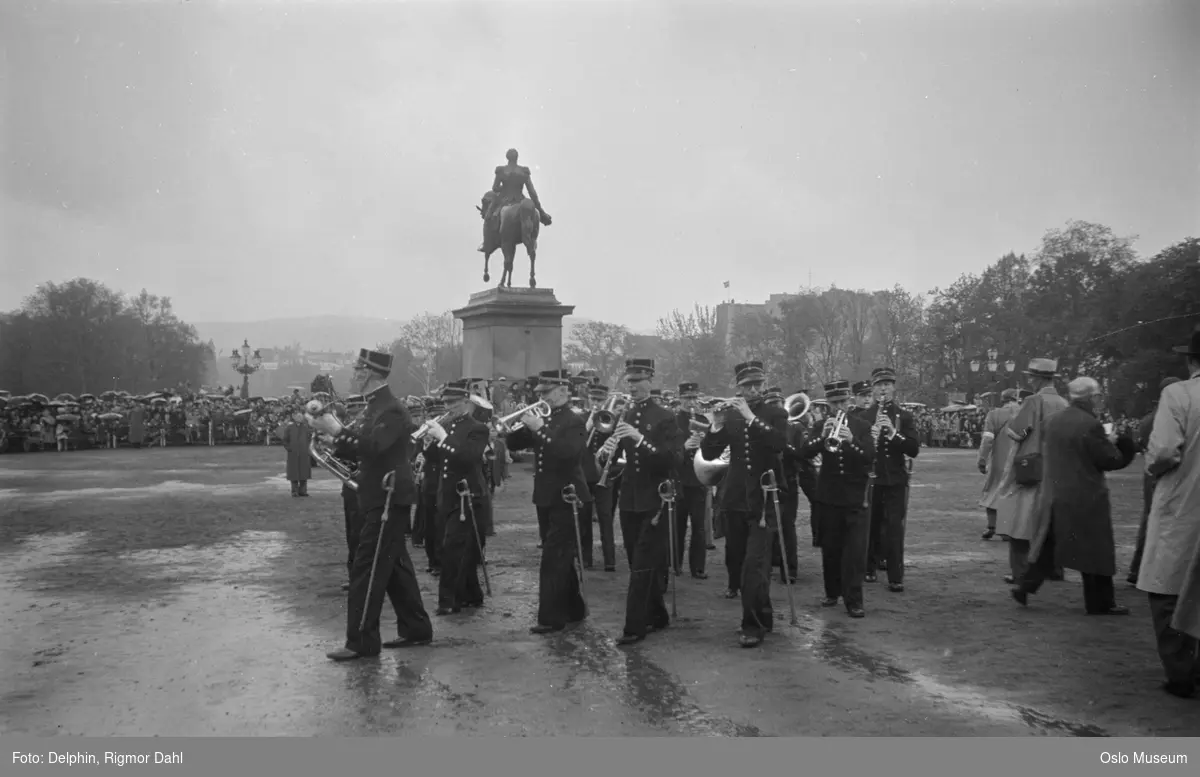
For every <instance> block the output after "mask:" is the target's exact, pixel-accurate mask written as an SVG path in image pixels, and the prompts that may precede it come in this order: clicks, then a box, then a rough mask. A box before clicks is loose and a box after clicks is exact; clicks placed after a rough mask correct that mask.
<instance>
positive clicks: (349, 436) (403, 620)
mask: <svg viewBox="0 0 1200 777" xmlns="http://www.w3.org/2000/svg"><path fill="white" fill-rule="evenodd" d="M390 370H391V357H390V356H389V355H388V354H384V353H379V352H376V351H372V350H369V349H362V350H361V351H360V355H359V361H358V364H357V367H356V373H355V380H356V382H357V384H358V385H357V386H356V388H357V389H358V390H359V391H360V392H361V399H360V400H359V401H357V402H350V403H347V402H343V401H342V400H341V399H340V398H339V397H337V396H336V395H335V396H334V400H335V401H334V402H331V403H329V404H322V402H321V401H319V400H314V401H313V402H310V403H309V406H308V408H307V417H308V422H309V425H310V426H311V427H312V428H313V429H314V430H315V432H316V433H315V434H314V435H313V436H312V439H311V443H310V450H311V452H312V456H313V460H314V461H316V462H317V463H318V464H319V465H321V466H323V467H324V468H325V469H327V470H329V471H330V472H332V473H333V474H335V475H336V476H337V477H338V478H339V479H340V480H342V482H343V489H342V497H343V505H344V509H345V519H346V521H345V522H346V543H347V547H348V550H349V555H348V558H347V569H348V572H349V582H348V583H347V584H346V585H345V586H344V587H343V588H344V590H346V592H347V598H348V603H347V615H348V623H347V631H346V633H347V637H346V644H345V646H344V647H343V648H342V649H341V650H337V651H333V652H331V653H329V654H328V655H329V657H330V658H331V659H333V660H337V661H348V660H352V659H355V658H360V657H364V656H373V655H378V653H379V652H380V650H381V649H383V648H394V647H408V646H412V645H426V644H429V643H430V642H431V641H432V639H433V626H432V622H431V620H430V618H429V616H428V615H427V614H426V610H425V606H424V603H423V602H422V599H421V593H420V589H419V587H418V585H417V581H416V576H415V572H414V567H413V563H412V560H411V558H410V557H409V554H408V548H407V545H406V543H405V540H404V536H405V535H406V534H411V536H412V539H413V547H414V548H415V547H422V546H423V547H424V549H425V553H426V556H427V558H428V561H429V567H428V571H429V572H430V573H431V574H433V575H435V576H437V577H438V593H437V606H436V608H435V614H437V615H439V616H445V615H452V614H455V613H458V612H461V611H462V609H463V608H473V607H479V606H481V605H482V604H483V603H484V601H485V597H487V596H490V595H491V583H490V580H489V579H488V576H487V562H486V559H485V555H484V551H485V548H486V545H487V537H488V536H489V535H490V534H492V522H491V509H492V503H491V500H492V492H493V491H494V489H495V481H494V479H493V478H491V477H490V476H489V475H488V474H486V473H487V472H489V471H490V469H491V463H492V461H493V460H494V458H495V450H496V447H497V444H498V443H501V444H503V445H504V447H506V448H507V449H511V450H529V451H532V454H533V470H534V482H533V494H532V501H533V504H534V507H535V510H536V513H537V518H538V534H539V539H540V546H539V547H540V548H541V564H540V572H539V590H538V610H537V619H536V622H535V623H533V624H532V625H531V628H530V631H531V632H532V633H534V634H551V633H556V632H559V631H562V630H563V629H565V628H567V627H568V626H569V625H571V624H574V623H577V622H579V621H582V620H584V619H585V618H587V615H588V604H587V598H586V596H587V593H586V592H587V585H586V577H585V576H586V574H587V573H588V572H589V571H591V570H593V569H594V564H593V545H594V535H593V524H596V525H598V526H599V532H600V546H601V553H602V560H603V568H604V571H605V572H608V573H611V572H615V571H616V557H615V556H616V542H615V532H614V530H615V528H616V527H618V526H619V528H620V533H621V539H622V545H623V546H624V548H625V554H626V561H627V562H628V564H629V570H630V572H629V581H628V589H627V596H626V606H625V624H624V628H623V631H622V633H621V635H620V636H619V637H617V639H616V642H617V644H619V645H632V644H636V643H638V642H641V641H642V640H644V639H645V638H646V637H647V636H648V635H649V634H652V633H654V632H656V631H659V630H662V629H665V628H667V627H668V626H669V625H670V624H671V619H672V617H673V616H674V611H675V607H674V591H675V588H674V586H675V585H676V581H675V578H676V577H678V576H681V575H682V573H683V564H684V559H685V558H686V559H687V566H688V571H689V573H690V575H691V577H693V578H694V579H698V580H703V579H707V577H708V571H707V569H706V561H707V552H708V550H709V549H710V548H711V547H712V541H713V539H714V536H713V535H716V536H717V537H720V536H724V538H725V567H726V570H727V571H728V575H729V577H728V583H727V585H726V588H725V596H726V598H730V599H735V598H736V599H740V600H741V602H742V617H741V623H740V626H739V637H738V642H739V644H740V645H741V646H742V647H746V648H752V647H756V646H758V645H760V644H761V643H762V642H763V640H764V639H765V638H766V635H767V634H769V633H770V632H771V631H773V630H774V625H775V608H774V605H773V604H772V601H771V590H770V587H771V580H772V577H773V571H772V569H773V568H774V567H778V569H779V580H780V582H781V583H782V584H783V586H784V588H785V591H786V592H787V596H788V601H789V604H790V606H791V610H792V618H793V621H794V619H795V600H794V593H793V589H792V586H793V584H794V583H795V582H796V580H797V572H798V570H797V565H798V553H797V545H798V534H797V522H798V518H799V513H800V500H801V496H803V497H805V499H806V500H807V501H808V504H809V524H810V526H811V533H812V544H813V546H814V547H819V548H820V550H821V562H822V577H823V581H824V597H823V598H822V599H821V605H822V606H825V607H834V606H836V605H837V604H838V603H839V601H840V602H841V603H843V604H844V606H845V608H846V612H847V614H848V615H849V616H850V617H852V618H862V617H864V616H865V614H866V607H865V603H864V598H863V590H864V587H863V584H864V582H874V581H875V580H876V579H877V578H876V575H877V572H878V571H886V572H887V575H888V585H887V588H888V590H889V591H891V592H895V593H899V592H902V591H903V590H904V585H903V584H904V537H905V523H906V518H907V509H908V483H909V478H910V476H911V467H912V462H913V459H915V458H916V456H917V455H918V453H919V451H920V444H919V439H918V435H917V431H916V425H915V422H914V419H913V416H912V414H911V413H910V412H909V411H908V410H905V409H903V408H901V407H899V406H898V405H897V404H896V402H895V390H896V374H895V372H894V371H893V370H891V369H889V368H885V367H880V368H876V369H875V370H874V371H873V372H872V373H871V379H870V382H866V381H864V382H862V383H859V384H855V385H854V386H851V385H850V383H849V382H847V381H841V380H839V381H834V382H831V383H828V384H826V385H825V386H824V389H825V396H824V398H823V399H819V400H815V401H814V400H811V399H810V398H809V397H808V392H807V391H799V392H796V393H794V394H792V395H790V396H787V397H785V396H784V394H783V391H782V390H781V389H780V388H779V387H776V386H768V385H767V375H766V373H765V371H764V368H763V364H762V362H760V361H747V362H744V363H742V364H738V365H737V366H736V367H735V368H734V376H733V377H734V382H735V383H736V386H737V392H736V395H735V396H733V397H729V398H721V399H705V398H703V397H702V395H701V393H700V386H699V385H698V384H697V383H695V382H684V383H681V384H680V385H679V386H678V392H677V394H676V393H675V392H664V391H663V390H662V389H656V388H654V387H653V386H652V382H653V381H654V377H655V364H654V360H653V359H648V358H641V357H633V358H629V359H626V360H625V376H624V382H625V386H624V387H623V388H624V393H622V392H616V391H612V390H610V388H609V387H608V386H605V385H603V384H601V383H600V382H599V380H598V378H596V376H595V374H594V372H591V371H588V372H586V373H583V374H580V375H574V376H572V375H570V374H569V373H568V372H567V371H566V370H549V371H544V372H541V373H539V374H538V375H537V376H534V377H532V378H530V379H529V381H528V385H529V386H530V387H531V388H532V394H533V397H530V399H531V400H532V401H530V402H528V403H527V404H524V405H522V406H520V407H518V408H516V409H515V410H513V411H512V412H508V413H506V414H504V415H496V407H495V406H494V405H493V404H492V403H491V401H490V400H489V399H488V398H487V396H486V394H487V388H486V385H485V382H484V381H479V380H477V379H474V378H462V379H459V380H456V381H452V382H451V383H449V384H447V385H446V386H445V387H444V388H443V389H442V390H441V391H440V392H439V396H438V397H436V398H421V397H408V398H407V399H406V400H400V399H397V398H396V397H395V396H393V395H392V393H391V391H390V390H389V389H388V386H387V383H386V380H387V376H388V374H389V373H390ZM863 397H866V398H867V400H866V401H864V400H863ZM410 517H411V519H412V522H411V525H410V523H409V519H410ZM481 572H482V574H483V585H481V582H480V573H481ZM485 589H486V593H485ZM668 590H670V591H671V594H672V605H671V607H670V608H668V606H667V601H666V594H667V592H668ZM385 596H386V597H387V598H388V599H389V600H390V601H391V602H392V607H393V610H394V611H395V614H396V618H397V629H398V634H399V636H398V637H397V638H396V639H393V640H389V641H387V642H382V641H381V637H380V633H379V629H380V627H379V617H380V613H381V611H382V607H383V599H384V597H385Z"/></svg>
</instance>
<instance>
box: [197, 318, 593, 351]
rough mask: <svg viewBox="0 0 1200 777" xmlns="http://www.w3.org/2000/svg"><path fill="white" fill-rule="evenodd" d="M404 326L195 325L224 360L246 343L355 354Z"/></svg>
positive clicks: (566, 335) (569, 321)
mask: <svg viewBox="0 0 1200 777" xmlns="http://www.w3.org/2000/svg"><path fill="white" fill-rule="evenodd" d="M589 320H590V319H586V318H578V317H576V316H567V317H566V318H564V319H563V339H564V340H567V341H569V340H570V334H571V327H572V326H573V325H574V324H582V323H586V322H587V321H589ZM403 324H404V321H402V320H388V319H385V318H368V317H365V316H311V317H308V318H272V319H267V320H265V321H245V322H237V321H234V322H229V321H215V322H213V321H210V322H203V323H194V324H193V326H195V327H196V333H197V334H198V335H199V336H200V340H201V341H202V342H208V341H209V340H212V341H213V344H214V345H215V346H216V347H217V353H218V355H220V356H226V355H228V354H229V352H230V351H231V350H233V349H234V348H236V347H238V346H240V345H241V344H242V341H243V340H249V341H250V345H251V346H252V347H254V348H284V347H287V346H290V345H294V344H299V346H300V347H301V348H302V349H304V350H306V351H343V352H344V351H355V350H357V349H359V348H365V347H368V346H372V345H375V344H377V343H381V342H390V341H391V340H393V339H394V338H395V337H396V336H397V335H398V334H399V333H400V327H401V326H402V325H403Z"/></svg>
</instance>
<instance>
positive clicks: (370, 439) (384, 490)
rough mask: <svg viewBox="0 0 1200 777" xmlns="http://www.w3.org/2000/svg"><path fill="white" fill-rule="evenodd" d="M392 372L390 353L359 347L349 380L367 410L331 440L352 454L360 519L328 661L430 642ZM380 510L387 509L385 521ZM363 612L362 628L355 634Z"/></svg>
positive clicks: (401, 410) (404, 427) (407, 442)
mask: <svg viewBox="0 0 1200 777" xmlns="http://www.w3.org/2000/svg"><path fill="white" fill-rule="evenodd" d="M391 369H392V357H391V354H386V353H380V352H378V351H372V350H368V349H366V348H363V349H361V350H360V351H359V355H358V362H357V363H356V364H355V369H354V380H355V383H356V384H358V385H359V387H360V391H361V392H362V395H363V397H364V398H366V400H367V407H366V409H365V410H364V411H363V417H362V423H361V425H360V426H359V427H358V428H357V429H354V430H345V431H343V432H342V433H341V434H340V435H339V436H338V437H337V438H336V439H335V440H334V444H335V446H336V447H335V452H337V451H339V450H342V451H345V452H346V453H347V457H348V458H349V455H350V454H351V453H353V454H356V455H357V457H358V464H359V469H358V471H359V477H358V509H359V513H360V515H361V516H362V528H361V530H360V533H359V541H358V548H357V549H356V550H355V552H354V562H353V565H352V567H351V569H350V591H349V594H348V601H347V605H346V645H345V647H343V648H342V649H341V650H335V651H333V652H331V653H328V654H327V655H328V656H329V658H331V659H333V660H335V661H350V660H353V659H356V658H370V657H374V656H378V655H379V653H380V649H381V647H387V648H398V647H410V646H413V645H427V644H429V643H430V642H431V641H432V640H433V624H432V623H431V622H430V620H429V615H428V614H427V613H426V612H425V605H424V603H423V602H422V601H421V589H420V587H419V586H418V585H417V576H416V572H415V570H414V569H413V564H412V559H410V558H409V557H408V548H407V547H406V546H405V543H404V527H405V525H406V524H407V522H408V521H407V519H408V515H409V513H410V511H411V510H412V505H413V503H414V502H415V501H416V499H417V493H416V488H415V486H414V484H413V477H412V468H411V465H410V461H411V458H412V457H411V455H410V446H411V444H412V441H411V439H410V435H411V434H412V433H413V431H414V426H413V423H412V419H411V417H410V416H409V414H408V410H407V409H406V408H405V407H404V404H403V403H401V402H400V401H399V400H397V399H396V397H395V396H394V395H393V394H392V391H391V389H390V388H388V385H387V377H388V375H389V374H390V373H391ZM385 476H390V478H392V479H393V480H392V481H391V482H392V489H390V490H389V489H388V487H387V485H386V484H385V483H384V480H385ZM389 497H390V499H391V505H390V507H388V505H387V503H388V500H389ZM385 508H386V509H388V520H387V522H386V524H385V523H384V522H383V514H384V510H385ZM377 545H378V550H379V553H378V562H377V563H375V558H376V546H377ZM373 567H374V572H375V575H374V580H373V581H372V579H371V577H372V575H371V573H372V568H373ZM368 588H369V589H370V592H371V598H370V601H368V600H367V591H368ZM385 595H386V596H387V598H388V599H390V600H391V602H392V609H393V610H394V611H395V613H396V625H397V630H398V632H399V638H398V639H394V640H390V641H388V642H384V643H382V644H381V642H380V634H379V616H380V612H381V611H382V610H383V598H384V596H385ZM364 611H365V612H366V623H365V628H363V629H362V630H361V631H360V630H359V625H360V622H361V621H362V620H363V613H364Z"/></svg>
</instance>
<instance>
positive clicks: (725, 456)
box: [692, 448, 731, 486]
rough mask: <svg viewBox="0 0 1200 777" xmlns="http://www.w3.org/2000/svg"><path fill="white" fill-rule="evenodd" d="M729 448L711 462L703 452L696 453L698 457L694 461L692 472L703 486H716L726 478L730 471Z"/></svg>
mask: <svg viewBox="0 0 1200 777" xmlns="http://www.w3.org/2000/svg"><path fill="white" fill-rule="evenodd" d="M730 455H731V454H730V452H729V448H725V450H724V451H723V452H722V453H721V455H720V456H718V457H717V458H715V459H713V460H712V461H709V460H707V459H705V458H704V453H703V452H702V451H696V456H695V457H694V458H693V459H692V470H693V471H694V472H695V473H696V479H697V480H699V481H700V484H701V485H703V486H715V485H717V484H718V483H720V482H721V481H722V480H723V479H724V478H725V473H726V472H728V471H729V457H730Z"/></svg>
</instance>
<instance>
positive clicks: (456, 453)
mask: <svg viewBox="0 0 1200 777" xmlns="http://www.w3.org/2000/svg"><path fill="white" fill-rule="evenodd" d="M471 383H472V382H471V381H469V380H457V381H452V382H451V383H449V384H448V385H447V386H446V388H445V389H444V390H443V391H442V401H443V402H444V403H445V405H446V410H447V413H448V415H449V416H450V417H449V418H448V419H447V420H445V421H444V422H442V423H438V422H436V421H435V422H433V424H432V425H431V428H430V432H429V436H430V437H431V438H432V439H433V440H434V443H433V444H434V445H435V446H436V447H437V449H438V451H439V453H440V455H441V460H442V473H441V475H442V476H441V482H440V483H439V484H438V492H437V510H438V524H439V525H440V526H441V527H442V530H441V532H442V537H441V561H442V574H441V576H440V578H439V580H438V609H437V614H438V615H450V614H452V613H456V612H459V611H460V610H461V609H462V608H463V607H478V606H480V605H482V604H483V589H482V588H481V587H480V585H479V564H480V562H481V561H482V559H481V558H480V555H479V551H480V550H481V548H482V545H483V542H482V535H477V534H476V530H477V528H478V527H479V523H480V517H481V514H482V512H483V506H484V489H485V488H486V485H485V483H484V476H483V452H484V450H485V449H486V448H487V443H488V427H487V424H484V423H482V422H480V421H478V420H476V419H475V418H473V417H472V415H471V413H472V411H473V410H474V409H475V407H476V405H475V404H474V403H473V402H474V401H478V402H480V403H482V402H484V401H485V400H483V399H482V398H480V397H478V396H477V395H472V394H470V393H469V392H470V388H471ZM464 481H465V483H466V487H467V492H468V494H467V495H465V496H464V495H462V494H461V493H460V485H459V484H460V483H462V482H464ZM464 510H465V511H466V512H465V513H464Z"/></svg>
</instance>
